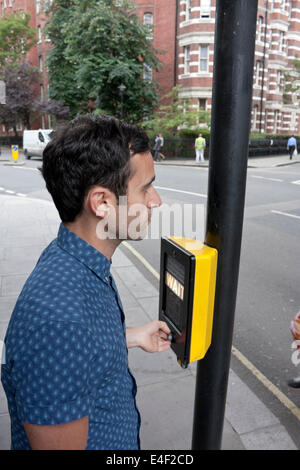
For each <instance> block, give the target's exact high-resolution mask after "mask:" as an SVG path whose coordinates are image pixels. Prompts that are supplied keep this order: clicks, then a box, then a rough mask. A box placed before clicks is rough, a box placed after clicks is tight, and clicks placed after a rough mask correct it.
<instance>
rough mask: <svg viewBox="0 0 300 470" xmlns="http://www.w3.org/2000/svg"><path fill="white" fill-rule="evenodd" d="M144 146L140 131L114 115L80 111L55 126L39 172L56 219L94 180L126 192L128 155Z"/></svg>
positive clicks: (73, 211) (78, 205) (75, 206)
mask: <svg viewBox="0 0 300 470" xmlns="http://www.w3.org/2000/svg"><path fill="white" fill-rule="evenodd" d="M147 151H149V139H148V136H147V135H146V133H145V132H144V131H142V130H141V129H139V128H138V127H136V126H133V125H130V124H126V123H124V122H122V121H119V120H118V119H116V118H113V117H108V116H104V115H101V116H100V115H94V114H86V115H82V116H79V117H77V118H75V119H74V120H73V121H71V122H69V123H68V124H65V125H63V126H62V127H60V128H59V129H57V130H56V131H55V132H54V133H53V136H52V139H51V141H50V142H49V143H48V145H47V146H46V148H45V150H44V152H43V165H42V168H41V172H42V175H43V177H44V179H45V182H46V187H47V189H48V191H49V193H50V194H51V196H52V198H53V201H54V204H55V206H56V208H57V210H58V212H59V215H60V218H61V220H62V222H73V221H74V220H75V218H76V217H77V216H78V215H79V214H80V213H81V212H82V209H83V202H84V198H85V195H86V193H87V191H88V190H89V189H90V188H91V187H92V186H95V185H99V186H103V187H105V188H107V189H109V190H110V191H112V192H113V193H114V194H115V195H116V197H117V199H118V197H119V196H121V195H125V194H126V193H127V186H128V181H129V178H130V176H131V173H130V171H131V169H130V157H131V156H132V155H134V154H136V153H144V152H147Z"/></svg>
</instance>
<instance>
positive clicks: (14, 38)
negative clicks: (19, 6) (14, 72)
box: [0, 12, 36, 66]
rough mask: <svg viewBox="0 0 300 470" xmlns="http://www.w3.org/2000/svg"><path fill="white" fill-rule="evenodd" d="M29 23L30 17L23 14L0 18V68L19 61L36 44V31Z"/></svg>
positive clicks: (17, 13) (18, 13)
mask: <svg viewBox="0 0 300 470" xmlns="http://www.w3.org/2000/svg"><path fill="white" fill-rule="evenodd" d="M29 21H30V15H29V14H27V13H26V14H25V13H24V12H16V13H14V14H13V15H9V16H4V17H2V18H0V66H4V64H5V63H7V62H10V63H15V62H18V61H20V60H21V58H22V56H24V55H25V53H26V52H27V51H28V50H29V49H30V48H31V47H32V46H33V44H34V43H35V42H36V31H35V30H34V29H33V28H31V27H30V26H29Z"/></svg>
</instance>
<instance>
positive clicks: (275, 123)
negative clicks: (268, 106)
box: [273, 109, 279, 134]
mask: <svg viewBox="0 0 300 470" xmlns="http://www.w3.org/2000/svg"><path fill="white" fill-rule="evenodd" d="M278 116H279V111H278V110H277V109H276V110H275V111H274V125H273V134H276V133H277V129H278Z"/></svg>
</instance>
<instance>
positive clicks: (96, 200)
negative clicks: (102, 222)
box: [86, 186, 109, 218]
mask: <svg viewBox="0 0 300 470" xmlns="http://www.w3.org/2000/svg"><path fill="white" fill-rule="evenodd" d="M108 192H109V191H108V190H107V189H106V188H102V187H100V186H98V187H94V188H91V189H90V190H89V192H88V194H87V197H86V209H88V210H89V211H90V212H92V214H93V215H95V216H96V217H102V218H104V217H106V216H107V215H108V213H109V204H108V199H109V195H108Z"/></svg>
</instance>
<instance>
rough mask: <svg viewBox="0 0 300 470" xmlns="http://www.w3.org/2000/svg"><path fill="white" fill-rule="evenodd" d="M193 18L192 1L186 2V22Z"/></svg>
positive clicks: (187, 0) (186, 0)
mask: <svg viewBox="0 0 300 470" xmlns="http://www.w3.org/2000/svg"><path fill="white" fill-rule="evenodd" d="M191 16H192V5H191V0H185V21H189V20H190V19H191Z"/></svg>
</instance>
